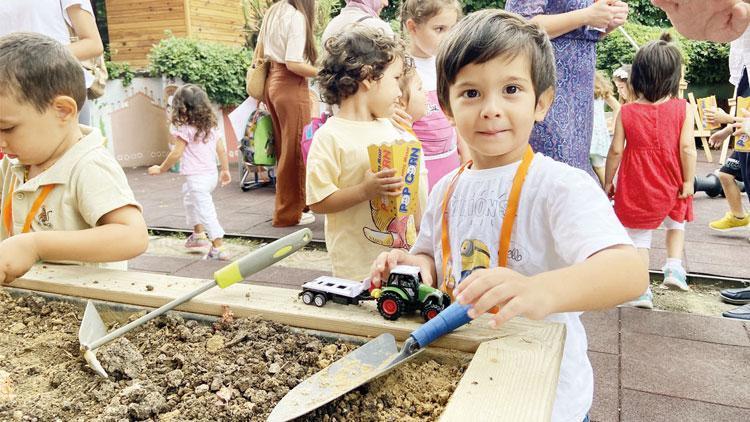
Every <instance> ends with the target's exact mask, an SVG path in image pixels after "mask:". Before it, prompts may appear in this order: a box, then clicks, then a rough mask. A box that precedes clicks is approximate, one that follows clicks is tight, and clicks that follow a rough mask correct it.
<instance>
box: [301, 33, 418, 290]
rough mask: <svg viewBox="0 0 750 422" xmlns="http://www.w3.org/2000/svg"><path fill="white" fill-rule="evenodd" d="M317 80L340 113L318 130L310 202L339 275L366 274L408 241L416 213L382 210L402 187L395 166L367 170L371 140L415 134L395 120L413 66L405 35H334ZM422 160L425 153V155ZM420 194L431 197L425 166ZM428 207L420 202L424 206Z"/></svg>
mask: <svg viewBox="0 0 750 422" xmlns="http://www.w3.org/2000/svg"><path fill="white" fill-rule="evenodd" d="M325 49H326V54H325V58H324V60H323V65H322V69H321V70H320V72H319V74H318V79H317V83H318V86H319V87H320V92H321V96H322V97H323V100H324V101H325V102H326V103H328V104H336V105H338V106H339V112H338V113H337V114H336V115H335V116H333V117H331V118H330V119H328V121H327V122H326V123H325V124H324V125H323V126H322V127H321V128H320V129H319V130H318V131H317V132H316V133H315V136H314V141H313V143H312V147H311V149H310V153H309V156H308V161H307V189H306V192H307V204H308V205H309V206H310V209H312V210H313V211H314V212H316V213H320V214H325V215H326V225H325V238H326V246H327V249H328V253H329V254H330V257H331V261H332V264H333V274H334V276H336V277H344V278H349V279H355V280H361V279H364V278H365V277H366V276H367V275H368V273H369V268H370V264H371V263H372V260H373V259H375V257H376V256H377V255H378V254H379V253H380V252H382V251H384V250H388V248H390V247H400V248H408V247H410V246H411V243H413V240H414V238H415V237H416V227H418V220H419V215H409V216H408V218H406V219H405V220H404V221H401V220H399V221H395V220H392V219H390V218H388V215H387V214H388V213H387V210H383V211H382V213H383V214H384V215H382V216H381V215H379V213H381V211H380V207H379V205H378V204H379V203H380V202H381V200H380V199H381V197H383V196H386V197H387V196H398V195H400V194H401V193H402V189H403V187H404V180H403V179H402V178H400V177H395V171H394V170H392V169H386V170H382V171H380V172H378V173H372V172H371V171H370V160H369V155H368V151H367V148H368V146H369V145H379V144H383V143H389V142H395V141H397V140H401V139H403V140H407V141H409V140H416V139H415V138H414V136H413V135H411V134H410V133H408V132H404V131H401V130H399V129H398V128H396V127H395V126H394V125H393V124H392V123H391V121H390V118H391V117H392V116H393V114H394V112H395V110H396V107H397V106H398V104H399V101H400V99H401V97H402V90H401V87H400V84H399V82H400V80H401V78H403V77H404V74H405V72H407V71H408V69H409V68H410V66H411V63H410V60H409V59H408V57H407V56H406V54H405V51H404V45H403V43H402V42H401V41H400V40H397V39H394V38H393V37H389V36H387V35H385V34H384V33H383V32H381V31H378V30H376V29H373V28H369V27H366V26H363V25H354V26H352V27H351V29H350V30H347V31H345V32H342V33H340V34H339V35H336V36H334V37H332V38H330V39H329V40H328V41H327V42H326V45H325ZM420 161H421V159H420ZM420 173H421V175H420V182H422V183H420V187H419V201H420V203H422V204H423V203H424V201H426V196H427V187H426V181H427V176H426V174H424V173H425V171H424V170H423V169H421V170H420ZM419 208H420V209H424V208H423V207H419Z"/></svg>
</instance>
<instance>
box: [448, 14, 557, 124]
mask: <svg viewBox="0 0 750 422" xmlns="http://www.w3.org/2000/svg"><path fill="white" fill-rule="evenodd" d="M519 54H525V55H526V56H527V57H528V58H529V61H530V62H531V81H532V83H533V84H534V94H535V96H536V99H537V100H538V99H539V96H540V95H541V94H542V93H543V92H545V91H546V90H547V89H549V88H553V89H554V87H555V83H556V70H555V56H554V52H553V50H552V43H550V41H549V37H548V36H547V33H546V32H544V30H543V29H541V28H540V27H539V26H538V25H536V24H534V23H531V22H529V21H527V20H526V19H524V18H522V17H521V16H519V15H516V14H515V13H510V12H506V11H504V10H499V9H486V10H481V11H478V12H474V13H471V14H469V15H468V16H466V17H465V18H464V19H462V20H461V21H459V22H458V24H456V26H454V27H453V29H452V30H451V32H450V33H449V34H448V35H447V36H446V38H445V40H443V42H442V43H440V48H439V51H438V54H437V59H436V61H437V75H438V80H437V94H438V101H439V102H440V106H441V107H442V108H443V110H445V111H446V113H447V114H450V115H452V114H453V112H452V110H451V105H450V87H451V85H453V84H454V83H455V82H456V76H457V75H458V73H459V72H460V71H461V69H463V68H464V67H466V66H468V65H470V64H482V63H486V62H488V61H490V60H492V59H494V58H496V57H499V56H509V57H511V58H512V57H515V56H517V55H519Z"/></svg>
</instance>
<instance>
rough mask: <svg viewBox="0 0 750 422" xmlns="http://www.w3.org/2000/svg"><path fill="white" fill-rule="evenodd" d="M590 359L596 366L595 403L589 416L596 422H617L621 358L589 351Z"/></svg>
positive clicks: (594, 366)
mask: <svg viewBox="0 0 750 422" xmlns="http://www.w3.org/2000/svg"><path fill="white" fill-rule="evenodd" d="M589 359H590V360H591V366H592V367H593V368H594V403H593V404H592V406H591V411H590V412H589V416H590V417H591V420H592V421H594V422H617V421H619V418H620V416H619V409H620V397H619V391H618V390H619V388H620V363H619V361H620V358H619V357H618V356H617V355H611V354H607V353H597V352H592V351H589Z"/></svg>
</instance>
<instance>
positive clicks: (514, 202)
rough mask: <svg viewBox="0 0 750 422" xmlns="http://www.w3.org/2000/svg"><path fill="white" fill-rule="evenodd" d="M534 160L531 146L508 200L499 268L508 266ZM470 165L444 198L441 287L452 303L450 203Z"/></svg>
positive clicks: (499, 250) (456, 177)
mask: <svg viewBox="0 0 750 422" xmlns="http://www.w3.org/2000/svg"><path fill="white" fill-rule="evenodd" d="M533 159H534V151H532V149H531V146H529V147H528V148H527V149H526V152H525V153H524V156H523V160H522V161H521V164H520V165H519V166H518V170H516V175H515V176H514V177H513V185H512V186H511V189H510V197H509V198H508V207H507V208H506V210H505V217H503V225H502V227H501V229H500V247H499V248H498V251H497V265H498V266H499V267H505V266H507V265H508V251H509V250H510V237H511V234H512V232H513V223H515V221H516V215H517V214H518V202H519V199H520V198H521V188H522V187H523V182H524V180H526V175H527V174H528V173H529V166H530V165H531V161H532V160H533ZM469 165H471V161H468V162H466V163H465V164H464V165H463V166H461V168H460V169H459V170H458V171H457V172H456V174H455V175H453V178H452V179H451V181H450V184H449V185H448V188H447V189H446V190H445V196H444V197H443V210H442V211H443V214H442V215H443V222H442V228H443V233H442V239H441V243H442V248H443V284H442V285H441V290H442V291H443V292H445V293H446V294H448V296H450V298H451V301H452V300H453V289H454V288H455V287H456V286H448V280H449V279H450V274H448V260H449V259H451V256H452V255H451V245H450V240H449V234H448V202H449V201H450V198H451V195H453V190H454V189H455V188H456V181H457V180H458V176H460V175H461V173H463V171H464V170H466V167H467V166H469ZM459 282H460V280H459ZM493 309H496V308H493Z"/></svg>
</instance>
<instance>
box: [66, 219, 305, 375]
mask: <svg viewBox="0 0 750 422" xmlns="http://www.w3.org/2000/svg"><path fill="white" fill-rule="evenodd" d="M311 239H312V232H311V231H310V229H302V230H299V231H297V232H294V233H292V234H290V235H287V236H285V237H282V238H281V239H279V240H277V241H275V242H272V243H269V244H268V245H266V246H263V247H262V248H260V249H257V250H255V251H253V252H250V253H249V254H247V255H245V256H244V257H242V258H240V259H238V260H236V261H234V262H232V263H231V264H229V265H227V266H225V267H224V268H222V269H220V270H218V271H216V272H215V273H214V280H212V281H209V282H207V283H206V284H204V285H203V286H201V287H199V288H198V289H196V290H194V291H192V292H190V293H187V294H185V295H183V296H181V297H178V298H177V299H175V300H173V301H171V302H169V303H167V304H166V305H164V306H162V307H161V308H159V309H156V310H153V311H151V312H149V313H147V314H146V315H144V316H142V317H140V318H138V319H136V320H135V321H132V322H130V323H129V324H127V325H124V326H122V327H120V328H118V329H116V330H114V331H112V332H111V333H109V334H107V326H106V325H104V321H102V318H101V317H100V316H99V313H98V312H97V311H96V308H95V307H94V304H93V303H92V302H91V301H90V300H89V301H88V303H87V304H86V311H85V312H84V314H83V320H82V321H81V328H80V329H79V330H78V341H79V342H80V343H81V352H83V357H84V359H86V362H87V363H88V364H89V366H90V367H91V369H93V370H94V372H96V373H97V374H99V375H101V376H103V377H105V378H106V377H107V372H106V371H105V370H104V368H103V367H102V365H101V363H99V360H98V359H97V358H96V349H97V348H99V347H101V346H103V345H105V344H107V343H109V342H110V341H112V340H114V339H116V338H118V337H120V336H122V335H123V334H125V333H127V332H128V331H130V330H132V329H134V328H136V327H138V326H140V325H143V324H145V323H146V322H148V321H150V320H152V319H154V318H156V317H158V316H160V315H162V314H164V313H165V312H167V311H169V310H171V309H173V308H176V307H177V306H179V305H181V304H183V303H185V302H187V301H189V300H190V299H192V298H194V297H196V296H198V295H199V294H201V293H203V292H205V291H207V290H210V289H211V288H213V287H215V286H219V287H221V288H222V289H223V288H226V287H229V286H231V285H232V284H234V283H236V282H238V281H241V280H243V279H245V278H246V277H248V276H249V275H252V274H254V273H256V272H258V271H260V270H262V269H264V268H266V267H268V266H269V265H271V264H273V263H275V262H278V261H280V260H282V259H284V258H286V257H287V256H289V255H291V254H293V253H294V252H296V251H298V250H299V249H301V248H302V247H303V246H305V245H306V244H308V243H309V242H310V240H311Z"/></svg>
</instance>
